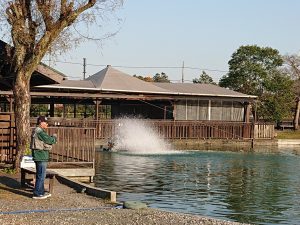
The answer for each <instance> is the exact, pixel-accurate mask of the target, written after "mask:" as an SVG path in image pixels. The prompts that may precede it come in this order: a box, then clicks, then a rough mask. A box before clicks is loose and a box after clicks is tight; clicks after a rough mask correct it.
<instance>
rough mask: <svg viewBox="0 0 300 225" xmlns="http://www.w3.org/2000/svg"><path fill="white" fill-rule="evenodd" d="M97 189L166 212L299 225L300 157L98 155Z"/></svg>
mask: <svg viewBox="0 0 300 225" xmlns="http://www.w3.org/2000/svg"><path fill="white" fill-rule="evenodd" d="M95 184H96V186H98V187H101V188H105V189H109V190H112V191H116V192H118V195H117V199H118V201H126V200H132V201H135V200H138V201H142V202H146V203H148V205H149V206H150V207H154V208H159V209H162V210H167V211H176V212H182V213H190V214H198V215H203V216H209V217H214V218H218V219H225V220H230V221H237V222H244V223H252V224H300V156H299V155H294V154H282V153H281V154H271V153H270V154H266V153H234V152H213V151H184V152H174V154H160V155H139V154H129V153H126V152H123V153H122V152H119V153H118V152H97V166H96V176H95Z"/></svg>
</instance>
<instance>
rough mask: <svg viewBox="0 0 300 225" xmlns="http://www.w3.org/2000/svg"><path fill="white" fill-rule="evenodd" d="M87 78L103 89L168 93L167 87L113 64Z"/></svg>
mask: <svg viewBox="0 0 300 225" xmlns="http://www.w3.org/2000/svg"><path fill="white" fill-rule="evenodd" d="M86 80H89V81H92V83H93V84H94V86H95V87H96V88H98V89H99V90H101V91H120V92H139V93H166V94H167V93H168V91H167V90H166V89H163V88H160V87H157V86H155V85H153V84H152V83H149V82H145V81H142V80H140V79H138V78H135V77H133V76H130V75H128V74H126V73H123V72H121V71H119V70H116V69H114V68H113V67H111V66H107V67H106V68H105V69H103V70H101V71H99V72H98V73H95V74H94V75H92V76H90V77H88V78H87V79H86Z"/></svg>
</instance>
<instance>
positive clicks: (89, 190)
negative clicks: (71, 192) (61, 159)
mask: <svg viewBox="0 0 300 225" xmlns="http://www.w3.org/2000/svg"><path fill="white" fill-rule="evenodd" d="M56 179H57V180H58V181H59V182H60V183H62V184H64V185H67V186H68V187H70V188H73V189H75V190H76V191H78V192H84V193H86V194H88V195H91V196H95V197H98V198H102V199H108V200H109V201H110V202H112V203H116V202H117V193H116V192H114V191H108V190H104V189H101V188H97V187H92V186H90V185H88V184H83V183H80V182H77V181H74V180H71V179H69V178H67V177H65V176H62V175H60V174H58V175H56Z"/></svg>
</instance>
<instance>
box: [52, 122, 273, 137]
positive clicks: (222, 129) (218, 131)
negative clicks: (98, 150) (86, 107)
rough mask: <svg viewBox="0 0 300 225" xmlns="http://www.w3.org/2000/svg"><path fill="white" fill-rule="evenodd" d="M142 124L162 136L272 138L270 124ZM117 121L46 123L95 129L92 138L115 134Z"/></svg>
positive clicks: (271, 126)
mask: <svg viewBox="0 0 300 225" xmlns="http://www.w3.org/2000/svg"><path fill="white" fill-rule="evenodd" d="M143 122H144V123H145V124H146V125H149V127H151V128H153V129H154V130H156V131H157V133H158V134H159V136H161V137H162V138H166V139H252V138H256V139H272V138H274V136H275V131H274V124H267V123H257V124H255V127H253V124H252V123H243V122H216V121H171V120H143ZM118 123H119V120H101V121H96V120H91V119H62V118H51V119H50V120H49V124H50V125H56V126H71V127H92V128H95V129H96V131H95V135H96V139H107V138H111V137H113V136H114V135H115V134H116V129H117V128H118Z"/></svg>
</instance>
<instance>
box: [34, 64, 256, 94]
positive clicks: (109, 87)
mask: <svg viewBox="0 0 300 225" xmlns="http://www.w3.org/2000/svg"><path fill="white" fill-rule="evenodd" d="M39 87H41V88H43V87H45V88H60V89H73V90H76V89H78V90H79V89H81V90H94V91H99V92H102V93H105V92H118V93H121V92H125V93H151V94H163V95H177V96H180V95H181V96H219V97H221V96H222V97H235V98H256V96H253V95H246V94H242V93H239V92H236V91H232V90H229V89H226V88H222V87H219V86H217V85H212V84H191V83H155V82H145V81H143V80H140V79H138V78H135V77H133V76H130V75H128V74H126V73H123V72H121V71H119V70H116V69H114V68H112V67H111V66H107V67H106V68H105V69H103V70H101V71H99V72H98V73H95V74H94V75H92V76H90V77H88V78H86V79H85V80H77V81H75V80H73V81H72V80H64V81H62V82H61V83H60V84H55V85H44V86H39Z"/></svg>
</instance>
